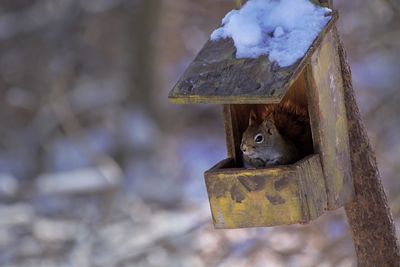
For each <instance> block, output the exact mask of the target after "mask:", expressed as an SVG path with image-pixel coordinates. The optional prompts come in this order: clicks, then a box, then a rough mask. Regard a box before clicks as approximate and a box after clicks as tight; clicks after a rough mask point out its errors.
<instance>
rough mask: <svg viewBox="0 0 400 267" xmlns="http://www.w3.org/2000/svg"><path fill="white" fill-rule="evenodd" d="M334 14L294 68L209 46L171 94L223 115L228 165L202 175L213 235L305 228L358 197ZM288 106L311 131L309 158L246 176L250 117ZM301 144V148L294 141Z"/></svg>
mask: <svg viewBox="0 0 400 267" xmlns="http://www.w3.org/2000/svg"><path fill="white" fill-rule="evenodd" d="M336 20H337V14H336V12H333V13H332V16H331V19H330V21H329V22H328V23H327V24H326V26H325V27H324V29H323V30H322V31H321V32H320V33H319V35H318V37H317V38H316V39H315V40H314V42H313V43H312V45H311V46H310V47H309V49H308V51H307V53H306V54H305V55H304V57H302V58H301V59H299V60H298V61H297V62H296V63H295V64H293V65H291V66H289V67H279V66H278V65H277V64H275V63H273V62H271V61H269V59H268V57H267V56H260V57H258V58H256V59H249V58H242V59H237V58H236V57H235V51H236V50H235V45H234V43H233V41H232V40H231V39H229V38H228V39H221V40H219V41H208V42H207V43H206V44H205V46H204V47H203V49H202V50H201V51H200V52H199V54H198V55H197V57H196V58H195V60H194V61H193V62H192V63H191V65H190V66H189V67H188V69H187V70H186V72H185V73H184V74H183V76H182V77H181V78H180V80H179V81H178V83H177V84H176V86H175V87H174V88H173V89H172V91H171V92H170V95H169V98H170V100H171V101H172V102H173V103H177V104H192V103H196V104H197V103H208V104H210V103H212V104H221V105H223V107H224V120H225V131H226V143H227V151H228V158H227V159H224V160H222V161H221V162H219V163H218V164H216V165H215V166H214V167H212V168H211V169H210V170H208V171H206V172H205V180H206V186H207V191H208V196H209V201H210V206H211V212H212V217H213V222H214V225H215V227H216V228H243V227H259V226H275V225H286V224H295V223H308V222H310V221H311V220H314V219H316V218H318V217H319V216H320V215H322V214H323V213H324V211H326V210H335V209H337V208H339V207H342V206H343V205H344V204H345V203H347V202H348V201H350V200H351V199H352V197H353V194H354V189H353V182H352V175H351V166H350V164H351V163H350V156H349V144H348V130H347V127H348V126H347V119H346V110H345V105H344V92H343V80H342V76H341V71H340V68H341V66H340V61H339V57H338V49H337V48H338V43H337V41H336V39H335V38H334V31H335V30H336V29H335V26H334V25H335V22H336ZM283 101H290V102H291V103H294V104H295V105H296V106H297V107H298V108H300V109H304V111H305V112H306V114H307V116H308V117H309V119H308V120H307V121H308V123H309V125H308V126H306V127H309V128H310V129H311V133H312V135H310V142H309V144H306V143H303V144H298V145H303V146H309V147H308V151H309V152H308V154H304V155H303V156H302V158H301V159H299V160H298V161H297V162H295V163H293V164H290V165H280V166H273V167H265V168H257V169H246V168H244V167H243V155H242V151H241V150H240V145H241V139H242V135H243V132H244V131H245V130H246V128H247V127H248V122H249V114H250V111H251V110H258V109H259V108H260V106H263V105H267V106H274V105H279V104H280V103H282V102H283ZM294 141H296V140H294Z"/></svg>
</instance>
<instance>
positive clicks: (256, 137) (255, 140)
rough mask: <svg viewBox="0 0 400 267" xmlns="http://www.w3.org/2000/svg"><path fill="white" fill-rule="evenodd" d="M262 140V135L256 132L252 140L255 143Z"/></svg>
mask: <svg viewBox="0 0 400 267" xmlns="http://www.w3.org/2000/svg"><path fill="white" fill-rule="evenodd" d="M263 141H264V136H263V135H262V134H257V135H256V136H255V137H254V142H256V143H257V144H260V143H262V142H263Z"/></svg>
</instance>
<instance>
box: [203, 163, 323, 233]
mask: <svg viewBox="0 0 400 267" xmlns="http://www.w3.org/2000/svg"><path fill="white" fill-rule="evenodd" d="M227 165H229V161H223V162H222V163H221V164H218V165H217V166H216V167H214V168H212V169H211V170H209V171H207V172H206V174H205V177H206V185H207V191H208V194H209V200H210V206H211V211H212V215H213V220H214V225H215V227H216V228H243V227H260V226H274V225H285V224H294V223H306V222H309V221H310V220H312V219H315V218H317V217H318V216H319V215H321V214H322V212H323V210H324V207H325V206H326V195H325V186H324V179H323V177H322V176H323V174H322V168H321V163H320V160H319V156H318V155H313V156H310V157H309V158H306V159H304V160H302V161H300V162H298V163H296V164H293V165H288V166H279V167H274V168H265V169H227V168H226V166H227ZM310 176H311V177H312V179H314V181H319V182H316V183H314V184H313V185H312V186H311V187H310V186H308V185H306V183H307V181H306V180H307V179H310ZM307 177H308V178H307ZM312 191H313V192H312ZM313 198H315V199H313ZM310 205H316V206H318V207H310Z"/></svg>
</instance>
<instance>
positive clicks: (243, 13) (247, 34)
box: [211, 0, 332, 67]
mask: <svg viewBox="0 0 400 267" xmlns="http://www.w3.org/2000/svg"><path fill="white" fill-rule="evenodd" d="M331 12H332V11H331V10H330V9H328V8H324V7H320V6H316V5H314V4H313V3H311V2H310V1H309V0H249V1H247V3H246V4H245V5H244V6H243V7H242V8H241V9H240V10H232V11H230V12H229V13H228V14H226V16H225V17H224V19H223V20H222V27H221V28H218V29H216V30H215V31H214V32H213V33H212V35H211V40H213V41H218V40H220V39H221V38H228V37H231V38H232V39H233V41H234V43H235V46H236V50H237V51H236V57H237V58H257V57H259V56H261V55H267V56H268V57H269V60H270V61H276V62H277V63H278V64H279V66H281V67H287V66H290V65H292V64H293V63H295V62H296V61H297V60H298V59H300V58H302V57H303V56H304V54H305V53H306V52H307V50H308V48H309V47H310V46H311V44H312V43H313V41H314V39H315V38H316V37H317V36H318V34H319V32H320V31H321V30H322V29H323V28H324V26H325V25H326V24H327V22H328V21H329V20H330V14H331Z"/></svg>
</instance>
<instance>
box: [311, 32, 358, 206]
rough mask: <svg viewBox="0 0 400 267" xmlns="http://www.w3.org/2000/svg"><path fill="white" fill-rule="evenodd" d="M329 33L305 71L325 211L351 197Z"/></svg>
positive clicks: (342, 109) (336, 67)
mask: <svg viewBox="0 0 400 267" xmlns="http://www.w3.org/2000/svg"><path fill="white" fill-rule="evenodd" d="M337 51H338V49H337V41H336V40H335V39H334V38H333V35H332V32H330V33H329V34H327V35H326V37H325V38H324V40H323V42H322V44H321V46H320V47H319V48H318V50H317V51H316V53H315V54H314V55H313V56H312V58H311V63H310V65H309V66H308V67H307V69H306V83H307V88H308V90H307V94H308V101H309V105H308V107H309V113H310V122H311V129H312V133H313V140H314V150H315V153H319V154H320V155H321V161H322V167H323V170H324V174H325V183H326V186H327V195H328V208H329V209H330V210H333V209H337V208H339V207H342V206H343V205H344V204H345V203H347V202H348V201H350V200H351V199H352V197H353V194H354V189H353V188H354V187H353V181H352V175H351V163H350V156H349V155H350V154H349V139H348V129H347V119H346V109H345V105H344V92H343V79H342V76H341V72H340V61H339V57H338V53H337Z"/></svg>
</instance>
